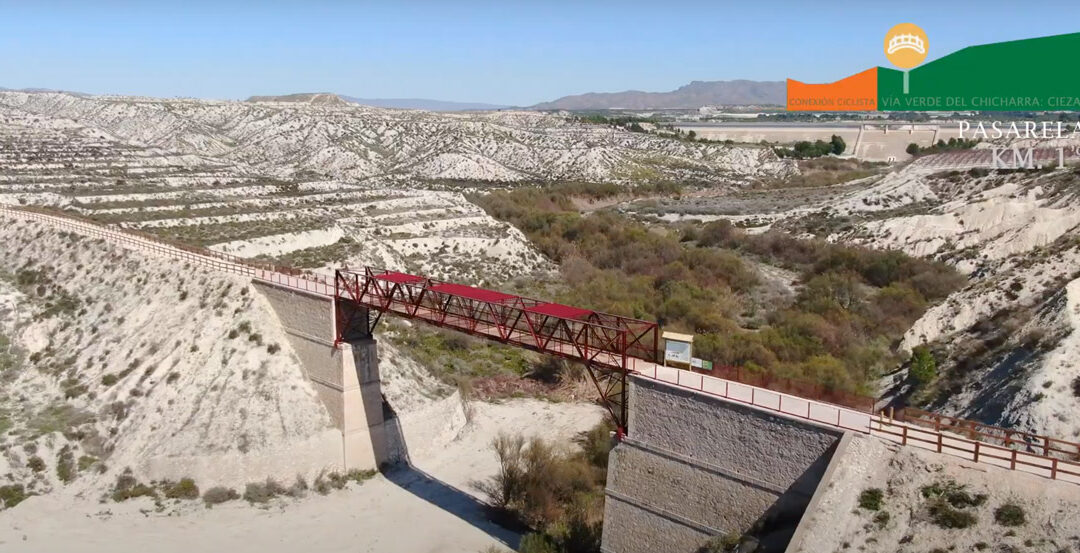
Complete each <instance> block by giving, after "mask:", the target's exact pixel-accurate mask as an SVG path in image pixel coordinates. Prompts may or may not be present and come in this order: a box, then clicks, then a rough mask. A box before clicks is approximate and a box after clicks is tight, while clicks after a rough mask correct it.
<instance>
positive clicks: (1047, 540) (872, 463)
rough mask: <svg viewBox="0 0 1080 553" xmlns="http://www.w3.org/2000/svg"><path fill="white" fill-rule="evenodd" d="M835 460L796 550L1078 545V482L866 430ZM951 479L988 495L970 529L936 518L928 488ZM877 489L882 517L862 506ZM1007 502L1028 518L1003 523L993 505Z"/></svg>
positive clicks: (873, 552) (1051, 550) (1053, 550)
mask: <svg viewBox="0 0 1080 553" xmlns="http://www.w3.org/2000/svg"><path fill="white" fill-rule="evenodd" d="M834 463H838V465H837V466H836V468H835V470H834V472H833V473H832V474H831V475H830V476H829V477H828V480H827V482H823V484H822V485H823V486H825V487H824V488H823V489H821V490H819V492H818V494H820V497H818V498H815V501H816V504H815V505H813V506H812V508H811V510H810V511H808V512H807V514H806V516H805V517H804V519H803V521H802V522H801V524H802V525H804V526H807V528H806V534H805V535H804V538H803V540H802V541H801V542H800V543H799V544H798V545H797V546H794V547H793V549H792V553H817V552H820V551H865V552H867V553H877V552H880V553H925V552H927V551H977V550H986V551H1033V552H1047V553H1059V552H1062V551H1077V550H1078V549H1080V486H1075V485H1071V484H1063V483H1060V482H1054V481H1051V480H1049V479H1045V478H1040V477H1037V476H1033V475H1029V474H1024V473H1021V472H1015V471H1010V470H1008V469H1003V468H998V467H993V466H989V465H986V464H974V463H969V462H966V461H961V460H959V459H957V458H954V457H950V456H948V455H941V454H937V453H934V452H930V451H926V450H923V449H919V448H905V447H900V446H898V445H896V444H891V443H887V442H884V441H881V440H877V439H873V438H867V437H863V436H853V439H852V441H851V442H850V443H849V447H848V450H847V451H846V452H845V454H844V455H843V456H842V457H841V458H840V459H839V460H836V461H834ZM950 480H951V481H954V482H956V483H957V484H960V485H963V486H966V488H967V491H968V493H970V494H971V495H972V496H974V495H976V494H986V496H987V497H986V500H985V503H983V504H982V505H980V506H978V507H971V508H968V510H969V511H970V512H972V513H973V514H974V515H975V517H976V522H975V524H974V525H972V526H970V527H968V528H964V529H957V528H942V527H940V526H939V525H936V524H934V523H933V522H932V520H931V516H930V513H929V512H928V505H927V500H926V498H924V497H923V494H922V488H923V487H924V486H930V485H933V484H935V483H940V482H947V481H950ZM871 488H877V489H880V490H882V491H883V494H884V500H883V503H882V507H881V510H880V511H878V512H888V520H887V521H886V522H884V523H880V522H877V521H875V520H874V517H875V516H878V512H875V511H870V510H866V509H860V508H859V506H858V505H859V495H860V493H862V492H863V491H864V490H868V489H871ZM1006 503H1012V504H1015V505H1017V506H1019V507H1020V508H1021V509H1023V512H1024V515H1025V518H1026V522H1025V523H1024V524H1022V525H1019V526H1004V525H1002V524H1000V523H998V522H997V521H996V520H995V515H994V512H995V510H996V509H998V508H999V507H1001V506H1002V505H1004V504H1006ZM793 545H794V544H793Z"/></svg>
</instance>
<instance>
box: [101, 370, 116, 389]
mask: <svg viewBox="0 0 1080 553" xmlns="http://www.w3.org/2000/svg"><path fill="white" fill-rule="evenodd" d="M117 380H119V378H118V377H117V376H116V375H115V374H113V373H108V374H106V375H103V376H102V377H101V383H102V384H103V385H105V386H112V385H113V384H116V381H117Z"/></svg>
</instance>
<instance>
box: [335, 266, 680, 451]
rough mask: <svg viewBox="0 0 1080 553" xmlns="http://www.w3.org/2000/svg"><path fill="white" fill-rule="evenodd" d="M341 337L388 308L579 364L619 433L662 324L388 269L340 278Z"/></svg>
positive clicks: (364, 332) (358, 331)
mask: <svg viewBox="0 0 1080 553" xmlns="http://www.w3.org/2000/svg"><path fill="white" fill-rule="evenodd" d="M334 299H335V302H334V303H335V305H336V313H337V315H336V316H337V321H336V323H337V324H336V328H337V337H336V341H337V342H342V341H348V340H352V339H356V338H359V337H364V336H370V335H371V332H372V330H373V329H374V327H375V325H376V324H377V323H378V321H379V318H380V317H382V315H383V314H384V313H392V314H394V315H398V316H401V317H405V318H409V319H415V320H419V321H423V322H425V323H428V324H432V325H435V326H441V327H445V328H450V329H453V330H456V331H459V332H464V333H467V334H472V335H474V336H480V337H483V338H487V339H490V340H495V341H498V342H502V343H505V344H512V345H514V346H518V347H522V348H525V349H530V350H533V351H537V352H540V353H546V354H549V355H556V356H559V357H564V358H566V359H570V360H573V361H579V362H581V363H582V364H584V365H585V367H586V369H588V373H589V378H590V379H591V380H592V382H593V384H594V385H595V386H596V389H597V391H598V392H599V393H600V400H601V402H602V403H603V405H604V407H605V408H607V410H608V412H609V413H610V414H611V416H612V418H613V419H614V421H615V424H616V427H617V429H618V432H619V434H620V435H622V434H623V433H625V431H626V423H627V407H628V406H627V401H626V397H627V382H626V378H627V374H628V373H629V372H631V370H633V369H632V366H631V364H632V363H635V360H637V361H646V362H649V363H655V362H657V359H658V352H659V331H658V327H657V324H656V323H652V322H648V321H640V320H637V319H631V318H627V317H621V316H619V315H611V314H609V313H601V312H599V311H592V310H589V309H582V308H580V307H573V306H569V305H563V304H559V303H552V302H548V301H543V300H537V299H532V298H526V297H523V296H516V295H513V294H506V293H503V292H498V291H495V290H485V289H483V288H474V287H472V286H465V285H463V284H454V283H450V282H443V281H441V280H436V279H433V278H428V277H423V276H418V275H410V274H405V273H399V272H394V271H387V270H383V269H372V268H365V269H362V270H338V271H336V272H335V275H334Z"/></svg>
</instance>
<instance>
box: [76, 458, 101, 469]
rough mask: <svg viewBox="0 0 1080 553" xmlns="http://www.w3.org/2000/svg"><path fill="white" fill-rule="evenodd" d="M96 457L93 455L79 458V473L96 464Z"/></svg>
mask: <svg viewBox="0 0 1080 553" xmlns="http://www.w3.org/2000/svg"><path fill="white" fill-rule="evenodd" d="M97 462H98V460H97V457H94V456H93V455H83V456H82V457H79V472H84V471H86V470H88V469H89V468H90V467H92V466H94V464H95V463H97Z"/></svg>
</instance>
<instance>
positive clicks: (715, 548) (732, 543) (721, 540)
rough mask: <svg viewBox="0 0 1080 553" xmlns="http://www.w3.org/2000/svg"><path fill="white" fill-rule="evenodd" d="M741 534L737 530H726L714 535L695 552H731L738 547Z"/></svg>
mask: <svg viewBox="0 0 1080 553" xmlns="http://www.w3.org/2000/svg"><path fill="white" fill-rule="evenodd" d="M741 542H742V536H741V535H740V534H739V533H738V532H728V533H727V534H723V535H721V536H714V537H712V538H710V539H709V541H707V542H705V545H703V546H701V548H699V549H698V551H697V553H731V552H732V551H735V550H736V548H738V547H739V544H740V543H741Z"/></svg>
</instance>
